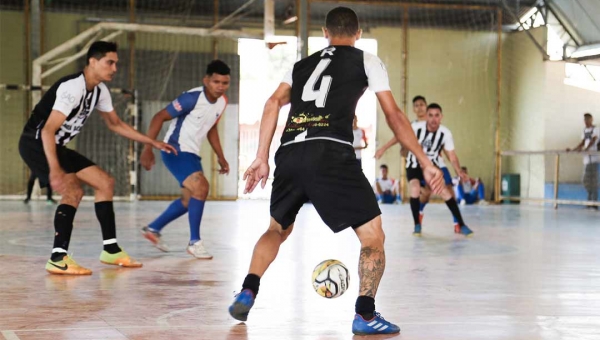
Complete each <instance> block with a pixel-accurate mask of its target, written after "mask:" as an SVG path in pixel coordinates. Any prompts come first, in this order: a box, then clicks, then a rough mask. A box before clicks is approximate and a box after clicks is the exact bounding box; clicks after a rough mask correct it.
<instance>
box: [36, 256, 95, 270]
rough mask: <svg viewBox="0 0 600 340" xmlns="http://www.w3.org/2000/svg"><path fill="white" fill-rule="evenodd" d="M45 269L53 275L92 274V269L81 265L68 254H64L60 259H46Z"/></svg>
mask: <svg viewBox="0 0 600 340" xmlns="http://www.w3.org/2000/svg"><path fill="white" fill-rule="evenodd" d="M46 271H47V272H48V273H50V274H55V275H92V271H91V270H89V269H87V268H84V267H81V266H80V265H78V264H77V262H75V260H73V259H72V258H70V257H69V256H68V255H65V257H63V259H62V260H60V261H56V262H55V261H52V260H48V262H47V263H46Z"/></svg>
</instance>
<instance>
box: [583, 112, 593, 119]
mask: <svg viewBox="0 0 600 340" xmlns="http://www.w3.org/2000/svg"><path fill="white" fill-rule="evenodd" d="M583 117H585V118H587V117H589V118H594V117H592V114H591V113H585V114H584V115H583Z"/></svg>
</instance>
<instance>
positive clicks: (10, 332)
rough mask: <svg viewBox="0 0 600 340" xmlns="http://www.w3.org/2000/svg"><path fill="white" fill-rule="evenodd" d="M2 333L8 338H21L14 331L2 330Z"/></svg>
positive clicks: (18, 339)
mask: <svg viewBox="0 0 600 340" xmlns="http://www.w3.org/2000/svg"><path fill="white" fill-rule="evenodd" d="M0 334H2V336H3V337H4V339H6V340H21V339H20V338H19V337H18V336H17V334H15V332H13V331H2V332H0Z"/></svg>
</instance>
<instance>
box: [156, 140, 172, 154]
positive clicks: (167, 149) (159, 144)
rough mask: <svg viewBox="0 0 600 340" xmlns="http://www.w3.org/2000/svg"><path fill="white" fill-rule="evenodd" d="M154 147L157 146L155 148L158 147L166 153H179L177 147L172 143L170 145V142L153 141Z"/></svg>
mask: <svg viewBox="0 0 600 340" xmlns="http://www.w3.org/2000/svg"><path fill="white" fill-rule="evenodd" d="M152 147H153V148H155V149H158V150H160V151H164V152H166V153H174V154H177V149H175V148H174V147H173V146H172V145H169V144H167V143H164V142H159V141H157V140H155V141H154V142H152Z"/></svg>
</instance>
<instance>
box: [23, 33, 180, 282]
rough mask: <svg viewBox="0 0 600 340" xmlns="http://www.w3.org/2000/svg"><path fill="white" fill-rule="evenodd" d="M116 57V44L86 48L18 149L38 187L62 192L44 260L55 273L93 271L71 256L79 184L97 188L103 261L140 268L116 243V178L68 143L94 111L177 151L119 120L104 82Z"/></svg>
mask: <svg viewBox="0 0 600 340" xmlns="http://www.w3.org/2000/svg"><path fill="white" fill-rule="evenodd" d="M117 61H118V57H117V45H116V44H115V43H111V42H105V41H97V42H95V43H93V44H92V45H91V46H90V48H89V50H88V52H87V60H86V66H85V68H84V69H83V72H79V73H76V74H73V75H70V76H66V77H64V78H62V79H60V80H58V81H57V82H56V83H54V85H52V87H50V89H49V90H48V92H46V93H45V94H44V96H43V97H42V99H41V100H40V102H39V103H38V104H37V105H36V106H35V108H34V109H33V114H32V115H31V117H30V118H29V121H28V122H27V124H26V125H25V128H24V129H23V133H22V135H21V139H20V140H19V153H20V154H21V157H22V158H23V160H24V161H25V163H27V165H28V166H29V168H30V169H31V171H32V172H33V173H34V174H35V175H36V176H37V177H38V179H39V181H40V187H42V188H43V187H45V186H47V185H48V184H51V185H52V188H53V189H54V190H56V191H58V192H59V193H60V194H61V195H62V198H61V200H60V205H59V206H58V207H57V208H56V214H55V216H54V229H55V234H54V247H53V249H52V255H51V257H50V259H49V260H48V262H47V263H46V270H47V271H48V272H50V273H51V274H60V275H89V274H91V273H92V271H91V270H89V269H87V268H84V267H81V266H79V265H78V264H77V263H76V262H75V261H74V260H73V259H72V258H71V257H70V256H68V255H67V250H68V249H69V242H70V240H71V232H72V231H73V219H74V218H75V212H76V211H77V207H78V206H79V202H80V201H81V198H82V197H83V189H82V188H81V183H85V184H87V185H89V186H91V187H92V188H94V190H95V202H96V203H95V208H96V216H97V218H98V222H100V227H101V228H102V239H103V240H104V241H103V244H104V250H103V251H102V253H101V254H100V261H102V262H103V263H106V264H113V265H120V266H123V267H141V266H142V264H141V263H139V262H137V261H135V260H133V259H132V258H131V257H129V255H128V254H127V253H126V252H125V251H124V250H122V249H121V248H120V247H119V245H118V244H117V233H116V227H115V213H114V210H113V191H114V186H115V180H114V179H113V178H112V177H111V176H110V175H109V174H108V173H106V172H105V171H104V170H102V169H100V167H98V166H97V165H96V164H94V162H92V161H91V160H89V159H87V158H86V157H85V156H83V155H81V154H79V153H77V152H76V151H74V150H72V149H68V148H66V147H65V145H66V144H67V143H68V142H69V141H70V140H72V139H73V138H74V137H75V136H76V135H77V134H79V132H80V131H81V129H82V128H83V125H84V124H85V122H86V120H87V119H88V117H89V116H90V114H91V113H92V111H93V110H94V109H96V110H98V112H99V113H100V115H101V116H102V118H103V119H104V122H105V123H106V125H107V126H108V128H109V129H110V130H112V131H114V132H115V133H117V134H119V135H121V136H123V137H126V138H129V139H131V140H134V141H137V142H140V143H145V144H150V145H152V146H153V147H155V148H157V149H161V150H163V151H168V152H175V149H174V148H173V147H171V146H170V145H168V144H165V143H163V142H158V141H156V140H154V139H151V138H149V137H147V136H146V135H143V134H141V133H139V132H137V131H136V130H134V129H133V128H132V127H131V126H129V125H128V124H127V123H125V122H123V121H122V120H121V119H119V116H118V115H117V113H116V112H115V110H114V108H113V106H112V100H111V97H110V93H109V91H108V88H107V87H106V85H104V83H103V82H105V81H111V80H112V78H113V76H114V74H115V73H116V72H117ZM123 157H125V155H123Z"/></svg>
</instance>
